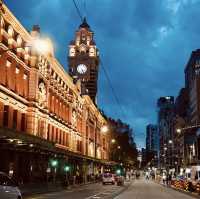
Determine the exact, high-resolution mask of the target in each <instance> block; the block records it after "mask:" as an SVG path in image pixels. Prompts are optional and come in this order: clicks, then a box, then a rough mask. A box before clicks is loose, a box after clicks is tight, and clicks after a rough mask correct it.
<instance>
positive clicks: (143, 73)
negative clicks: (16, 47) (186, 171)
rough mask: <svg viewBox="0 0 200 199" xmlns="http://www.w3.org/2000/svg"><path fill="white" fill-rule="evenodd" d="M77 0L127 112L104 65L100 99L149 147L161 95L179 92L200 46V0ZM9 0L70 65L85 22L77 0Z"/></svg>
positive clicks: (23, 20)
mask: <svg viewBox="0 0 200 199" xmlns="http://www.w3.org/2000/svg"><path fill="white" fill-rule="evenodd" d="M76 1H77V2H78V5H79V7H80V10H81V13H82V14H83V15H86V17H87V21H88V23H89V25H90V27H91V29H92V30H93V31H94V33H95V41H96V44H97V47H98V48H99V51H100V58H101V61H102V63H103V65H104V67H105V68H106V71H107V72H108V74H109V77H110V80H111V82H112V86H113V87H114V90H115V93H116V95H117V98H118V99H119V101H120V105H121V107H122V109H123V111H122V110H121V109H120V108H119V106H118V104H117V103H116V101H115V99H114V97H113V94H112V90H111V88H110V85H109V83H108V81H107V79H106V76H105V74H104V72H103V70H102V68H100V73H99V90H98V104H99V106H100V107H101V108H103V110H104V111H105V113H106V114H107V115H108V116H111V117H113V118H115V119H117V118H120V119H121V120H122V121H124V122H126V123H128V124H130V126H131V127H132V128H133V130H134V136H135V140H136V143H137V146H138V147H139V148H141V147H144V146H145V133H146V125H147V124H149V123H156V121H157V113H156V102H157V99H158V98H159V97H161V96H177V95H178V92H179V90H180V88H182V87H184V68H185V65H186V63H187V61H188V59H189V57H190V54H191V52H192V51H193V50H195V49H198V48H199V47H200V24H199V10H200V0H126V1H124V0H76ZM4 2H5V3H6V5H7V6H8V8H9V9H10V10H11V11H12V12H13V14H14V15H15V16H16V17H17V18H18V19H19V21H20V22H21V23H22V25H23V26H24V27H25V28H26V29H27V30H31V28H32V25H34V24H38V25H40V28H41V33H42V34H43V35H44V36H48V37H50V38H51V39H52V41H53V43H54V47H55V55H56V57H57V59H58V60H59V61H60V63H61V64H62V65H63V67H64V68H65V69H66V70H67V68H68V64H67V51H68V44H69V42H70V41H71V40H72V39H74V33H75V31H76V30H77V29H78V26H79V25H80V23H81V21H80V18H79V16H78V14H77V12H76V9H75V7H74V5H73V1H72V0H39V1H38V0H4ZM84 2H86V3H84ZM84 5H86V6H84Z"/></svg>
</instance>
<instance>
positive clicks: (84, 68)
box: [77, 64, 87, 74]
mask: <svg viewBox="0 0 200 199" xmlns="http://www.w3.org/2000/svg"><path fill="white" fill-rule="evenodd" d="M77 71H78V73H80V74H85V73H86V72H87V66H86V65H84V64H79V65H78V66H77Z"/></svg>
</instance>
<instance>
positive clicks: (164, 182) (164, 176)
mask: <svg viewBox="0 0 200 199" xmlns="http://www.w3.org/2000/svg"><path fill="white" fill-rule="evenodd" d="M162 179H163V184H164V185H166V180H167V176H166V174H165V173H163V177H162Z"/></svg>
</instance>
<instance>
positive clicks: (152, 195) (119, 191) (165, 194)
mask: <svg viewBox="0 0 200 199" xmlns="http://www.w3.org/2000/svg"><path fill="white" fill-rule="evenodd" d="M66 198H67V199H68V198H69V199H113V198H114V199H194V197H192V196H189V195H186V194H185V193H181V192H178V191H176V190H173V189H171V188H168V187H164V186H162V185H159V184H156V183H154V182H152V181H146V180H143V179H141V180H135V181H133V182H132V183H131V184H130V183H126V186H125V187H121V186H116V185H102V184H90V185H86V186H81V187H77V188H74V189H71V190H64V191H60V192H53V193H48V194H41V195H36V196H32V197H28V198H25V199H66Z"/></svg>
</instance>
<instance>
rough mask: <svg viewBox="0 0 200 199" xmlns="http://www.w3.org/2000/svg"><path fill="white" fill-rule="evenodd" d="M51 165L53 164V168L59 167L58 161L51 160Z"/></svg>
mask: <svg viewBox="0 0 200 199" xmlns="http://www.w3.org/2000/svg"><path fill="white" fill-rule="evenodd" d="M50 163H51V166H52V167H57V166H58V160H51V161H50Z"/></svg>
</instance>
